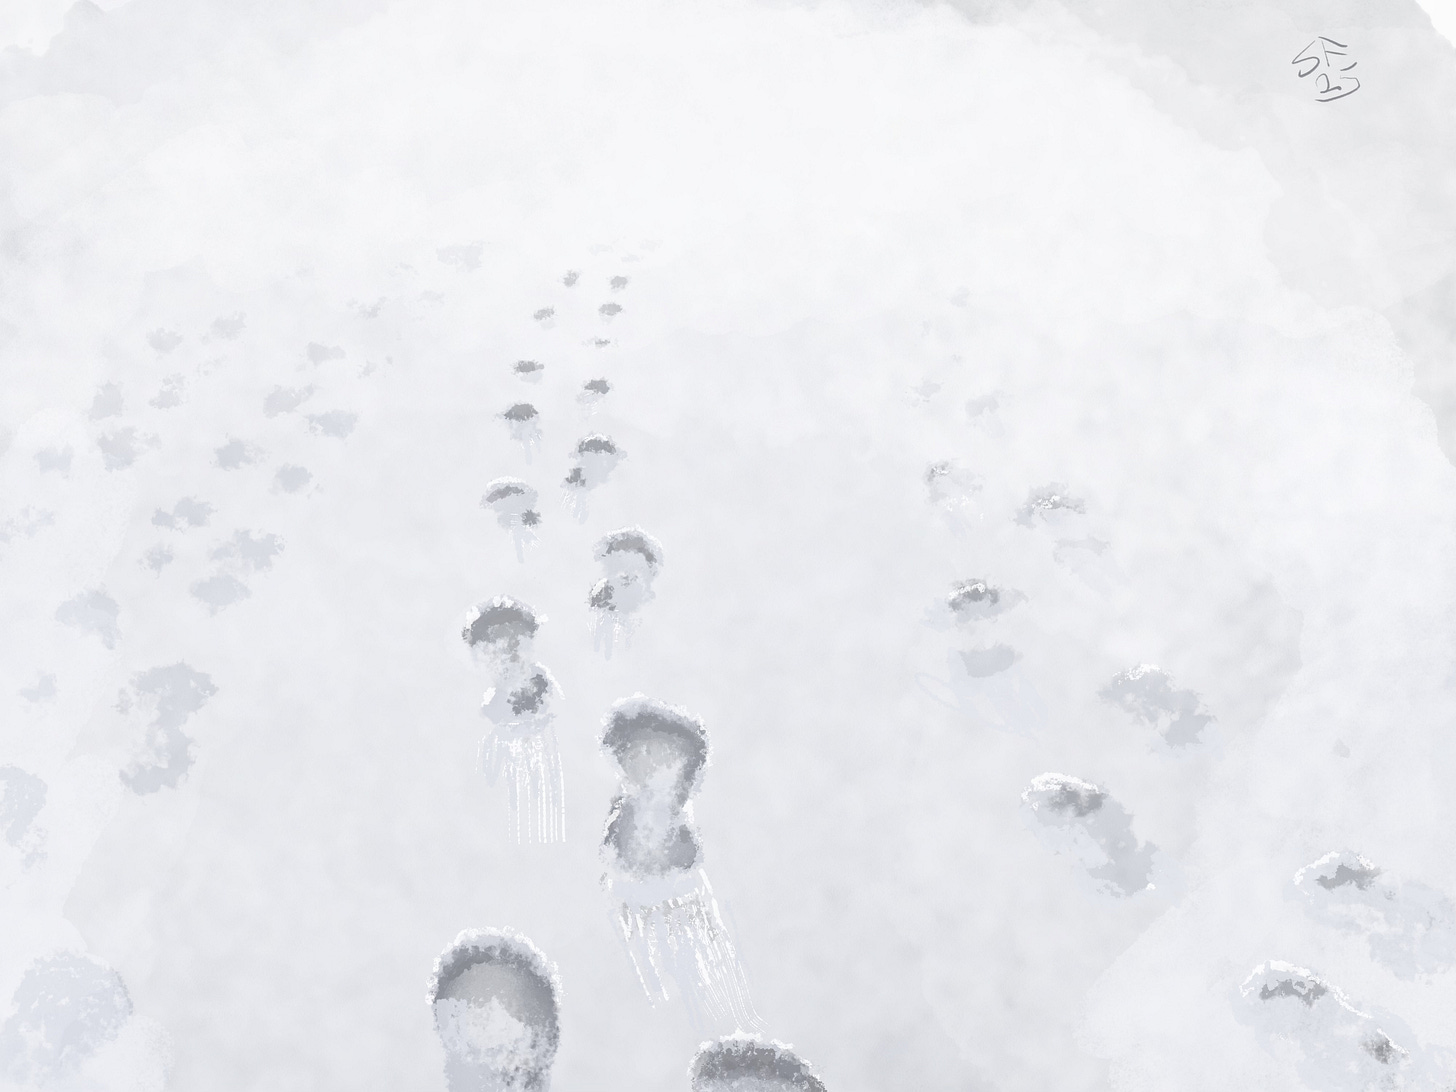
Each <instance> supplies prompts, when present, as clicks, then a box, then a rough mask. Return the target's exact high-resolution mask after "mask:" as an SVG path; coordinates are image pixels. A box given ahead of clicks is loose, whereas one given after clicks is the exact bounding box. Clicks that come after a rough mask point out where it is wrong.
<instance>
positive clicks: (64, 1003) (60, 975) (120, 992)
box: [0, 952, 132, 1084]
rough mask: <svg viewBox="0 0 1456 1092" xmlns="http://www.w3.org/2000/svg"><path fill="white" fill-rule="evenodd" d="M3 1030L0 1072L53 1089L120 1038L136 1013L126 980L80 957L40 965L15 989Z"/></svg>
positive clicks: (70, 955) (49, 959)
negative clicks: (56, 1084)
mask: <svg viewBox="0 0 1456 1092" xmlns="http://www.w3.org/2000/svg"><path fill="white" fill-rule="evenodd" d="M12 1004H13V1006H14V1011H13V1012H12V1013H11V1015H10V1018H9V1019H7V1020H6V1021H5V1024H4V1026H3V1027H0V1071H3V1072H5V1073H7V1074H9V1075H10V1076H11V1077H12V1078H14V1079H15V1080H17V1081H19V1082H21V1083H35V1084H48V1083H51V1082H52V1081H56V1080H59V1079H63V1078H64V1077H65V1076H66V1075H67V1074H70V1073H73V1072H74V1071H75V1070H76V1069H77V1068H78V1067H79V1066H80V1065H81V1064H82V1063H83V1062H85V1060H86V1059H87V1058H89V1057H90V1056H91V1055H93V1054H94V1053H96V1051H97V1050H98V1049H99V1048H100V1047H102V1046H103V1045H104V1044H106V1043H108V1042H110V1041H111V1040H113V1039H115V1038H116V1037H117V1035H119V1034H120V1032H121V1029H122V1026H123V1025H125V1024H126V1022H127V1020H128V1019H130V1017H131V1013H132V1005H131V997H130V996H129V995H128V993H127V990H126V985H125V984H124V983H123V982H122V980H121V976H120V975H119V974H117V973H116V972H115V971H114V970H112V969H111V968H110V967H108V966H106V965H105V964H104V963H102V962H100V961H99V960H96V959H92V958H91V957H90V956H86V955H81V954H79V953H76V952H62V953H60V954H59V955H53V956H48V957H46V958H43V959H37V960H36V961H35V962H34V963H32V964H31V965H30V967H29V969H28V970H26V972H25V977H23V978H22V979H21V980H20V985H19V986H17V987H16V989H15V996H14V998H13V1001H12Z"/></svg>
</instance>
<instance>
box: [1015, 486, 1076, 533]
mask: <svg viewBox="0 0 1456 1092" xmlns="http://www.w3.org/2000/svg"><path fill="white" fill-rule="evenodd" d="M1086 514H1087V505H1086V504H1085V503H1084V502H1083V501H1081V500H1079V499H1078V498H1076V497H1074V496H1072V495H1071V493H1069V492H1068V491H1067V487H1066V486H1065V485H1063V484H1061V483H1060V482H1052V483H1050V484H1049V485H1044V486H1042V487H1041V488H1039V489H1033V490H1032V491H1031V493H1030V494H1029V495H1028V496H1027V498H1026V503H1025V504H1024V505H1022V507H1021V511H1020V512H1019V513H1017V516H1016V522H1017V523H1019V524H1021V525H1022V526H1023V527H1045V528H1047V529H1048V530H1051V531H1054V532H1058V533H1065V532H1070V531H1074V530H1076V529H1078V528H1080V527H1081V526H1082V522H1083V519H1082V517H1084V516H1086Z"/></svg>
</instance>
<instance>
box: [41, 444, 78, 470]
mask: <svg viewBox="0 0 1456 1092" xmlns="http://www.w3.org/2000/svg"><path fill="white" fill-rule="evenodd" d="M75 453H76V449H75V448H73V447H71V445H70V444H67V445H66V446H65V447H50V448H45V449H43V450H41V451H37V452H36V453H35V465H36V466H37V467H39V468H40V472H41V473H42V474H48V473H50V472H51V471H53V470H54V471H58V472H59V473H60V474H61V476H62V477H64V476H65V475H67V474H69V473H70V472H71V458H72V457H73V456H74V455H75Z"/></svg>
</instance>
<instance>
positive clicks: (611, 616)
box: [587, 527, 662, 659]
mask: <svg viewBox="0 0 1456 1092" xmlns="http://www.w3.org/2000/svg"><path fill="white" fill-rule="evenodd" d="M593 554H594V556H595V557H596V559H597V562H598V563H599V564H600V565H601V567H602V571H603V576H602V579H600V580H598V581H597V582H596V584H594V585H593V586H592V589H591V591H590V593H588V595H587V605H588V606H589V607H590V608H591V611H592V648H593V650H597V649H600V650H602V651H604V652H605V653H606V655H607V658H608V659H610V658H611V655H612V648H613V646H614V644H615V643H616V642H617V641H618V640H621V641H623V642H624V643H629V642H630V641H631V635H632V633H633V631H634V630H635V629H636V627H637V625H638V623H639V621H640V616H641V611H642V608H643V607H645V606H646V605H647V604H648V603H650V602H651V601H652V599H653V597H654V596H653V591H652V585H653V582H654V581H655V580H656V579H657V574H658V572H659V571H661V569H662V544H661V543H660V542H658V541H657V540H656V539H655V538H653V537H652V536H651V535H649V534H648V533H647V532H646V531H644V530H642V529H641V528H640V527H624V528H622V529H621V530H619V531H613V532H611V533H610V534H608V535H604V536H603V537H602V538H601V539H599V540H598V541H597V544H596V548H595V549H594V550H593Z"/></svg>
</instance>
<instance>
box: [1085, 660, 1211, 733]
mask: <svg viewBox="0 0 1456 1092" xmlns="http://www.w3.org/2000/svg"><path fill="white" fill-rule="evenodd" d="M1097 696H1098V697H1100V698H1101V699H1102V700H1103V701H1106V702H1111V703H1112V704H1113V705H1117V706H1120V707H1121V708H1122V709H1125V710H1126V711H1127V712H1128V713H1130V714H1132V715H1133V716H1134V717H1136V718H1137V719H1138V720H1140V721H1142V722H1143V723H1144V724H1146V725H1147V726H1148V727H1150V728H1152V729H1153V730H1154V731H1156V732H1157V733H1158V735H1159V736H1161V737H1162V738H1163V740H1164V741H1165V742H1166V743H1167V744H1168V745H1169V746H1171V747H1179V748H1182V747H1188V746H1190V745H1191V744H1194V743H1198V742H1200V737H1201V736H1202V734H1203V730H1204V729H1205V728H1206V727H1207V726H1208V725H1209V724H1210V723H1211V722H1212V721H1213V714H1212V713H1210V712H1209V711H1208V710H1207V709H1206V708H1205V707H1204V705H1203V699H1202V698H1200V697H1199V696H1198V695H1197V694H1196V693H1194V692H1193V691H1192V690H1185V689H1179V688H1177V687H1175V686H1174V685H1173V678H1172V676H1171V675H1169V674H1168V673H1167V672H1166V671H1164V670H1163V669H1162V668H1160V667H1157V666H1155V665H1153V664H1138V665H1137V666H1136V667H1132V668H1129V669H1128V670H1126V671H1119V672H1118V673H1117V674H1116V675H1114V676H1113V677H1112V681H1111V682H1109V683H1108V684H1107V685H1106V686H1105V687H1103V688H1102V689H1101V690H1100V691H1098V693H1097Z"/></svg>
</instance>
